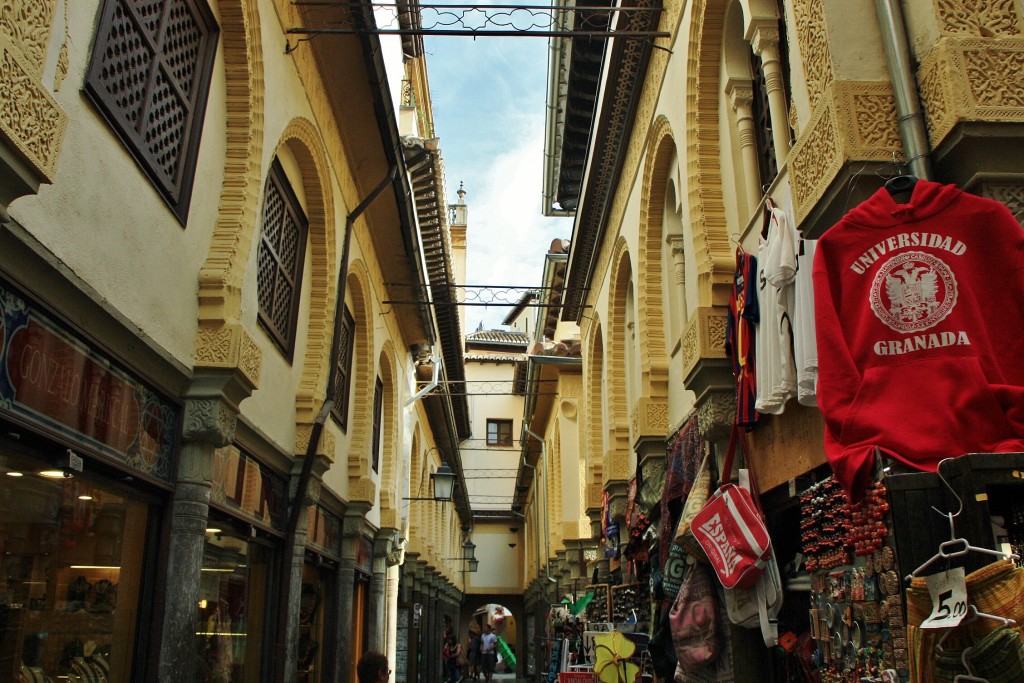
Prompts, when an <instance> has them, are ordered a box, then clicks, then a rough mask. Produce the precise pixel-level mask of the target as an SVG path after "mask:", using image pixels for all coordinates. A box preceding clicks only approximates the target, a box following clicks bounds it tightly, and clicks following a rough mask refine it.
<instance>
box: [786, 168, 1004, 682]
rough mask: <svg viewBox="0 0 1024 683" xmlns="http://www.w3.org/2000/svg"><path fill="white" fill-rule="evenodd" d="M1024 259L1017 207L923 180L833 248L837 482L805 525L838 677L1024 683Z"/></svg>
mask: <svg viewBox="0 0 1024 683" xmlns="http://www.w3.org/2000/svg"><path fill="white" fill-rule="evenodd" d="M982 226H983V229H981V228H982ZM1022 253H1024V233H1022V231H1021V229H1020V225H1019V224H1018V223H1017V221H1016V220H1015V219H1014V218H1013V216H1012V214H1010V212H1009V211H1008V210H1007V209H1006V207H1005V206H1003V205H1002V204H1000V203H999V202H995V201H993V200H990V199H986V198H982V197H978V196H974V195H971V194H968V193H964V192H961V191H960V190H959V189H957V188H956V187H954V186H952V185H942V184H939V183H934V182H929V181H926V180H918V179H916V178H913V177H910V176H900V177H897V178H894V179H892V180H890V181H888V182H887V183H886V186H885V187H884V188H881V189H879V190H878V191H877V192H876V193H875V194H874V195H872V196H871V197H870V198H869V199H868V200H866V201H865V202H863V203H862V204H861V205H859V206H857V207H855V208H854V209H852V210H851V211H850V212H849V213H848V214H847V216H846V217H845V218H844V219H843V220H841V221H840V222H839V223H838V224H836V225H835V226H833V227H832V228H831V229H830V230H828V231H827V232H826V233H825V234H824V235H823V236H822V237H821V238H820V239H819V240H818V243H817V254H816V257H815V261H814V270H813V280H814V290H815V291H814V296H815V323H816V326H817V337H818V348H820V349H823V353H821V354H819V375H818V387H817V392H818V402H819V406H820V408H821V412H822V414H823V416H824V418H825V426H826V436H825V453H826V456H827V458H828V461H829V464H830V465H831V467H832V470H833V471H834V473H835V476H834V477H830V478H828V479H825V480H823V481H820V482H818V483H816V484H814V485H813V486H811V487H810V488H809V489H807V490H806V491H804V492H803V494H802V496H801V513H802V514H801V518H802V521H801V527H802V542H803V550H804V553H805V561H806V564H807V569H808V570H809V571H812V573H813V580H812V588H813V599H812V609H811V610H810V620H811V625H812V630H813V633H814V636H815V642H816V645H817V648H816V652H815V662H816V664H817V665H818V672H819V673H820V676H821V680H823V681H847V680H855V681H865V680H867V681H876V680H885V681H896V680H901V681H904V680H910V681H914V682H916V681H922V682H923V681H939V680H950V681H952V680H954V679H955V680H971V681H980V680H989V681H996V680H999V681H1011V680H1016V681H1019V680H1024V657H1022V656H1021V652H1022V648H1021V631H1020V629H1021V626H1020V625H1021V624H1022V620H1024V613H1021V609H1020V607H1019V606H1017V603H1018V602H1019V601H1018V600H1014V599H1012V598H1010V597H1009V596H1011V595H1019V594H1020V590H1021V583H1020V582H1021V580H1022V579H1021V573H1022V570H1021V569H1019V568H1018V567H1017V566H1016V564H1015V562H1019V559H1015V558H1014V554H1013V551H1014V544H1013V542H1011V535H1012V537H1013V539H1014V540H1018V539H1019V538H1020V533H1021V532H1022V531H1024V516H1021V515H1020V514H1019V513H1020V512H1021V511H1022V509H1021V505H1020V503H1019V501H1020V500H1021V493H1024V486H1022V484H1024V481H1022V479H1021V477H1020V471H1021V468H1022V467H1024V454H1022V453H1021V452H1020V451H1024V412H1022V411H1021V407H1022V406H1024V370H1022V368H1021V365H1020V363H1019V357H1020V352H1021V349H1022V347H1021V336H1020V330H1021V329H1024V309H1022V308H1021V307H1020V306H1019V305H1015V306H1013V307H1012V310H1007V308H1006V307H1005V306H1003V305H1000V304H999V303H998V302H999V301H1019V300H1020V297H1021V295H1022V294H1024V279H1022V278H1021V263H1020V259H1021V256H1020V255H1021V254H1022ZM997 292H998V295H996V293H997ZM825 349H827V353H826V352H824V350H825Z"/></svg>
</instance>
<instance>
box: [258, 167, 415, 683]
mask: <svg viewBox="0 0 1024 683" xmlns="http://www.w3.org/2000/svg"><path fill="white" fill-rule="evenodd" d="M397 173H398V166H397V165H392V166H391V168H390V169H389V170H388V174H387V177H386V178H385V179H384V180H383V181H381V183H380V184H379V185H377V187H375V188H374V189H373V190H372V191H371V192H370V194H369V195H367V196H366V198H365V199H363V201H362V202H360V203H359V205H358V206H356V208H355V209H353V210H352V213H350V214H349V215H348V217H347V218H346V219H345V237H344V246H343V247H342V250H341V263H340V264H339V266H338V287H337V292H338V293H337V299H336V301H335V303H334V325H335V334H334V335H333V339H332V340H331V355H330V360H329V363H328V375H329V376H330V375H331V374H333V371H334V367H335V366H336V365H337V363H338V360H337V359H338V353H339V351H340V350H339V348H338V334H337V325H338V320H339V319H340V318H341V312H342V311H343V310H344V306H345V286H346V283H347V281H348V260H349V252H350V245H351V242H352V232H353V226H354V225H355V222H356V220H358V219H359V216H361V215H362V214H363V212H364V211H366V209H367V208H368V207H369V206H370V204H372V203H373V200H375V199H376V198H377V197H378V196H380V193H381V192H383V191H384V190H385V189H386V188H387V187H388V186H389V185H390V184H391V183H392V182H393V181H394V178H395V175H396V174H397ZM333 407H334V400H333V399H332V398H331V397H330V387H329V386H328V388H327V389H326V390H325V395H324V401H323V404H322V405H321V406H320V412H319V413H317V416H316V420H315V421H314V422H313V428H312V429H311V430H310V434H309V443H308V444H307V445H306V453H305V456H304V458H303V460H302V470H301V471H300V473H299V479H298V481H297V482H296V484H295V496H294V497H293V498H292V500H291V506H290V508H289V511H288V524H287V526H286V527H285V537H284V541H285V544H284V547H285V549H286V552H290V549H293V548H294V547H295V538H296V536H297V535H298V528H299V520H300V519H301V518H302V513H303V512H304V511H305V508H306V506H305V505H304V502H305V500H306V495H307V493H308V491H309V482H310V480H311V479H312V478H313V461H314V460H316V457H315V456H316V451H317V449H318V448H319V447H320V438H321V436H322V435H323V429H324V423H325V422H327V416H328V415H329V414H330V412H331V409H332V408H333ZM280 593H281V597H280V602H279V605H278V629H277V633H278V643H277V650H278V652H279V654H280V656H278V657H277V668H278V675H279V676H281V678H279V679H278V680H288V678H287V676H288V671H289V670H294V668H295V667H294V663H295V662H294V657H288V656H287V653H288V651H289V647H288V646H289V643H288V637H287V634H288V626H289V624H290V623H291V621H292V619H291V608H290V605H291V604H292V603H295V604H297V603H298V601H297V599H296V598H297V596H296V595H294V594H293V593H294V591H293V586H292V563H291V561H286V562H284V563H282V567H281V585H280ZM292 654H293V655H294V652H293V653H292Z"/></svg>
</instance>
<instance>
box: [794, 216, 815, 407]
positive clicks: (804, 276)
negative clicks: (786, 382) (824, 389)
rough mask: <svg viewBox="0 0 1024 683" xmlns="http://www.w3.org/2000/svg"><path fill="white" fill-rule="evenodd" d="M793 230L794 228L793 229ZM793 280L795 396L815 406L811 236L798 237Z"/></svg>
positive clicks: (812, 248)
mask: <svg viewBox="0 0 1024 683" xmlns="http://www.w3.org/2000/svg"><path fill="white" fill-rule="evenodd" d="M794 232H795V229H794ZM797 245H798V246H797V257H796V263H797V266H796V281H795V282H794V285H793V288H794V296H795V299H796V304H795V306H794V310H793V356H794V359H795V362H796V400H797V401H799V402H800V404H801V405H805V406H817V405H818V396H817V390H816V385H817V383H818V346H817V342H816V341H815V339H814V279H813V277H812V272H813V270H814V251H815V249H816V248H817V246H818V244H817V242H815V241H814V240H805V239H803V238H799V239H798V241H797Z"/></svg>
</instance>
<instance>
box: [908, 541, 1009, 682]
mask: <svg viewBox="0 0 1024 683" xmlns="http://www.w3.org/2000/svg"><path fill="white" fill-rule="evenodd" d="M966 583H967V596H968V599H969V600H970V602H971V604H973V605H974V606H975V608H976V609H977V610H978V611H979V612H983V613H985V614H993V615H996V616H1000V617H1003V618H1005V619H1013V620H1014V621H1016V622H1017V626H1014V627H1012V630H1013V631H1016V632H1017V633H1018V634H1024V569H1020V568H1017V567H1015V566H1014V565H1013V563H1012V562H1009V561H1007V560H999V561H998V562H994V563H992V564H990V565H987V566H985V567H982V568H981V569H979V570H977V571H975V572H971V573H970V574H968V575H967V579H966ZM931 610H932V601H931V597H930V596H929V595H928V585H927V583H926V582H925V579H924V577H916V578H914V580H913V581H912V582H911V584H910V588H908V589H907V639H908V640H909V645H910V677H911V680H913V681H935V680H937V675H938V673H939V672H938V671H936V667H935V664H934V663H935V655H936V654H937V653H936V649H935V644H936V642H938V640H939V639H940V638H942V636H943V635H944V634H945V632H946V630H945V629H922V628H919V626H920V625H921V622H922V621H924V620H925V619H927V618H928V615H929V614H931ZM996 630H1011V629H1004V628H1003V623H1002V622H1001V621H998V620H995V619H986V618H984V617H981V618H977V619H974V620H973V621H971V622H969V623H968V622H966V620H965V622H963V623H961V624H960V626H958V627H957V628H956V629H954V630H953V631H952V632H950V633H949V635H948V636H947V638H946V640H945V641H944V642H943V645H942V647H943V649H944V650H945V651H947V652H954V651H955V652H957V665H958V673H966V672H965V671H963V670H962V667H959V653H960V652H962V651H963V649H964V648H965V647H970V646H972V645H974V646H978V645H980V644H981V643H982V641H983V640H984V639H985V638H986V636H988V635H990V634H992V633H993V632H994V631H996ZM1001 638H1005V636H1001ZM1002 643H1005V641H1004V640H997V641H996V642H995V644H994V645H990V646H989V647H994V646H999V645H1000V644H1002ZM975 673H977V672H975ZM954 675H955V674H954ZM992 680H996V679H995V678H993V679H992ZM998 680H1004V679H998ZM1007 680H1010V679H1007ZM1012 680H1021V679H1019V678H1018V679H1012Z"/></svg>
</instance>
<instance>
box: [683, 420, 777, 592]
mask: <svg viewBox="0 0 1024 683" xmlns="http://www.w3.org/2000/svg"><path fill="white" fill-rule="evenodd" d="M739 432H740V430H739V428H738V427H737V426H736V425H733V429H732V434H731V436H730V437H729V449H728V451H727V452H726V455H725V464H724V465H723V467H722V476H721V478H720V483H719V486H718V489H717V490H716V491H715V492H714V494H712V496H711V498H710V499H708V502H707V503H706V504H705V505H704V507H702V508H701V509H700V512H698V513H697V514H696V515H695V516H694V518H693V523H692V524H691V526H690V530H691V532H692V533H693V536H694V538H695V539H696V540H697V543H699V544H700V547H701V548H702V549H703V550H704V553H705V554H706V555H707V557H708V561H709V562H710V563H711V566H712V567H714V569H715V574H716V575H717V576H718V580H719V581H720V582H721V584H722V586H723V587H725V588H753V587H754V586H755V585H756V584H757V581H758V579H759V578H760V576H761V574H762V573H763V572H764V568H765V567H766V566H767V565H768V559H769V558H770V557H771V555H772V545H771V537H770V536H769V535H768V529H767V527H765V524H764V514H763V513H762V512H761V509H760V503H759V502H757V500H756V499H755V498H753V497H752V496H751V494H750V491H748V490H747V489H745V488H743V487H742V486H737V485H736V484H733V483H731V482H729V479H730V477H731V476H732V465H733V458H734V457H735V455H736V442H737V441H739V442H740V443H741V445H742V448H743V450H744V455H745V456H747V454H746V438H745V437H744V436H743V435H742V434H740V433H739ZM746 460H747V462H748V463H749V462H750V457H749V456H747V457H746Z"/></svg>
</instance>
